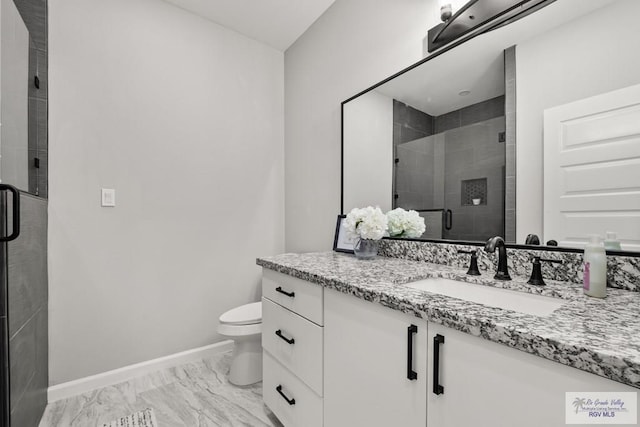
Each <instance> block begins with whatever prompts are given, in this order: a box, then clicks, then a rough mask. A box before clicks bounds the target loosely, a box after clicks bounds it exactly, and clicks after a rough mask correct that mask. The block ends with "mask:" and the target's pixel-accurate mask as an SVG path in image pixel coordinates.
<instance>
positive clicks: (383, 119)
mask: <svg viewBox="0 0 640 427" xmlns="http://www.w3.org/2000/svg"><path fill="white" fill-rule="evenodd" d="M343 114H344V117H345V120H344V140H345V141H349V142H348V143H347V144H345V145H344V148H343V149H344V153H343V158H344V164H345V167H344V212H345V213H348V212H349V211H350V210H351V209H353V208H361V207H364V206H379V207H380V209H382V211H383V212H387V211H389V210H391V208H392V203H391V193H392V185H391V184H392V183H393V163H391V162H392V159H393V99H391V98H389V97H388V96H385V95H382V94H380V93H378V92H376V91H375V90H373V91H371V92H368V93H367V94H365V95H363V96H362V97H360V98H358V102H348V103H346V104H345V105H344V113H343Z"/></svg>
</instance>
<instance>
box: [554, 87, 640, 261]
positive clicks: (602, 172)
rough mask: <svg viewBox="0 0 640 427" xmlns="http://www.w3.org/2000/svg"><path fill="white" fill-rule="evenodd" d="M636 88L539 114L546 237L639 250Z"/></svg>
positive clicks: (639, 107)
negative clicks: (614, 242) (613, 236)
mask: <svg viewBox="0 0 640 427" xmlns="http://www.w3.org/2000/svg"><path fill="white" fill-rule="evenodd" d="M638 183H640V85H637V86H631V87H628V88H624V89H620V90H616V91H613V92H609V93H605V94H602V95H598V96H594V97H591V98H587V99H583V100H580V101H576V102H572V103H570V104H565V105H561V106H558V107H554V108H550V109H548V110H545V112H544V240H550V239H555V240H557V241H558V243H559V245H560V246H573V247H581V246H583V245H584V244H585V243H586V242H587V240H588V235H589V234H599V235H601V236H604V234H605V233H606V232H607V231H614V232H617V234H618V237H619V239H620V241H621V243H622V248H623V249H624V250H634V251H638V250H640V185H639V184H638Z"/></svg>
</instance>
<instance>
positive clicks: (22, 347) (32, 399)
mask: <svg viewBox="0 0 640 427" xmlns="http://www.w3.org/2000/svg"><path fill="white" fill-rule="evenodd" d="M20 212H21V214H20V221H21V226H20V236H19V237H18V238H17V239H16V240H14V241H11V242H9V243H8V248H7V252H8V260H9V265H8V270H9V280H8V290H9V359H10V367H9V372H10V379H11V389H10V397H11V420H12V421H11V425H12V426H13V427H36V426H37V425H38V423H39V422H40V417H41V415H42V413H43V411H44V408H45V406H46V405H47V387H48V384H49V371H48V366H49V360H48V346H49V339H48V310H47V307H48V282H47V200H45V199H42V198H39V197H34V196H31V195H28V194H25V193H23V194H22V195H21V197H20Z"/></svg>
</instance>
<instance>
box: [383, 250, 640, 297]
mask: <svg viewBox="0 0 640 427" xmlns="http://www.w3.org/2000/svg"><path fill="white" fill-rule="evenodd" d="M458 249H462V250H467V251H468V250H478V249H481V246H466V245H457V244H450V243H432V242H419V241H411V240H395V239H394V240H391V239H383V240H381V241H380V249H379V254H380V255H382V256H386V257H392V258H404V259H410V260H414V261H426V262H433V263H436V264H444V265H453V266H458V267H461V268H462V267H464V266H468V265H469V255H467V254H459V253H458ZM507 252H508V254H509V257H508V262H509V269H510V271H511V272H512V274H518V275H521V276H524V275H528V274H531V262H532V261H533V258H534V257H536V256H539V257H542V258H547V259H554V260H560V261H562V264H552V263H543V264H542V271H543V274H544V277H545V278H547V277H548V278H550V279H554V280H559V281H563V282H572V283H582V253H573V252H555V251H541V250H532V249H507ZM496 264H497V255H496V254H488V253H486V252H484V251H479V252H478V266H479V267H480V270H481V271H493V270H494V269H495V265H496ZM607 281H608V284H609V286H610V287H613V288H619V289H626V290H629V291H640V257H630V256H611V255H610V256H607Z"/></svg>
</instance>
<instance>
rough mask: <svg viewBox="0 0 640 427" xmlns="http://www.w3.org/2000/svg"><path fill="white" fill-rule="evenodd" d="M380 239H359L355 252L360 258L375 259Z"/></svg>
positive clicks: (354, 248)
mask: <svg viewBox="0 0 640 427" xmlns="http://www.w3.org/2000/svg"><path fill="white" fill-rule="evenodd" d="M378 242H379V240H371V239H358V240H357V241H356V244H355V246H354V247H353V253H354V254H355V255H356V258H358V259H374V258H375V257H376V256H377V255H378Z"/></svg>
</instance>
